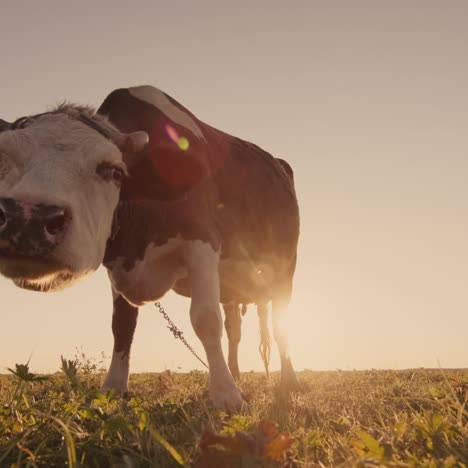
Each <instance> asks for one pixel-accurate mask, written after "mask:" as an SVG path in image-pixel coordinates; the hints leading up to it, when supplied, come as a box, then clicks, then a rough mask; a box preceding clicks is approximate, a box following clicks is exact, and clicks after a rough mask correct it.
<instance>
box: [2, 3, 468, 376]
mask: <svg viewBox="0 0 468 468" xmlns="http://www.w3.org/2000/svg"><path fill="white" fill-rule="evenodd" d="M119 4H122V5H121V6H120V5H119ZM467 25H468V2H466V1H463V0H460V1H451V0H446V1H440V0H438V1H431V0H419V1H408V0H402V1H397V0H392V1H390V0H388V1H379V2H377V1H375V0H369V1H357V0H354V1H352V2H351V1H349V0H341V1H335V2H329V1H325V0H324V1H312V0H308V1H303V2H299V1H291V2H283V1H281V2H273V1H262V2H260V1H256V2H252V1H248V2H244V1H236V2H229V3H228V2H220V1H210V2H207V1H202V0H198V1H196V2H182V1H179V2H160V1H148V2H136V1H135V2H128V1H126V2H117V1H115V0H114V1H112V2H110V1H100V2H58V1H53V2H52V1H41V2H26V1H23V2H7V1H2V2H1V17H0V44H1V53H0V57H1V75H0V76H1V89H0V117H1V118H4V119H6V120H12V119H15V118H17V117H19V116H22V115H27V114H32V113H37V112H41V111H44V110H46V109H47V108H48V107H49V106H51V105H54V104H56V103H57V102H60V101H62V100H63V99H67V100H70V101H74V102H77V103H81V104H92V105H95V106H96V107H97V106H99V104H100V103H101V101H102V100H103V99H104V97H105V96H106V95H107V94H108V93H109V92H110V91H112V90H113V89H115V88H119V87H125V86H134V85H139V84H151V85H154V86H157V87H159V88H160V89H162V90H164V91H166V92H167V93H169V94H171V95H172V96H173V97H174V98H176V99H177V100H178V101H180V102H181V103H182V104H184V105H185V106H186V107H188V108H189V109H190V110H191V111H192V112H193V113H195V114H196V115H197V116H198V117H199V118H200V119H201V120H204V121H205V122H207V123H209V124H211V125H213V126H216V127H218V128H220V129H222V130H224V131H227V132H229V133H232V134H234V135H236V136H239V137H242V138H245V139H248V140H250V141H253V142H255V143H256V144H258V145H260V146H262V147H263V148H264V149H266V150H267V151H269V152H271V153H272V154H273V155H275V156H277V157H281V158H284V159H286V160H288V161H289V163H290V164H291V165H292V167H293V169H294V171H295V180H296V187H297V194H298V199H299V204H300V208H301V216H302V229H301V238H300V247H299V260H298V269H297V273H296V277H295V291H294V296H293V301H292V303H291V307H290V311H289V314H290V315H289V317H290V318H289V320H288V324H289V329H290V342H291V355H292V359H293V363H294V364H295V366H296V368H297V369H303V368H308V369H315V370H322V369H336V368H340V369H362V368H408V367H411V368H414V367H438V366H441V367H468V340H467V332H468V287H467V286H468V215H467V204H468V60H467V59H468V26H467ZM0 298H1V322H0V323H1V325H0V372H4V371H5V369H6V367H12V366H14V364H15V363H24V362H26V360H27V359H28V358H29V356H30V355H31V354H32V357H31V368H32V369H33V370H35V371H56V370H57V369H58V368H59V364H60V355H64V356H67V357H69V358H71V357H73V355H74V351H75V348H76V347H79V346H82V347H83V349H84V351H85V352H86V353H87V354H88V355H90V356H98V355H99V354H100V352H101V351H104V352H105V353H106V354H107V355H108V356H110V355H111V352H112V344H113V340H112V333H111V328H110V324H111V315H112V307H111V302H112V301H111V294H110V287H109V285H108V280H107V275H106V272H105V270H104V269H102V268H101V269H100V270H99V271H98V272H97V273H96V274H94V275H93V276H91V277H89V278H88V279H86V280H85V281H83V282H82V283H81V284H78V285H76V286H74V287H73V288H71V289H69V290H67V291H64V292H60V293H50V294H41V293H33V292H27V291H24V290H21V289H18V288H16V287H15V286H13V284H11V283H10V282H9V281H7V280H6V279H4V278H0ZM162 302H163V305H164V307H165V308H166V310H167V311H168V312H169V314H170V315H171V317H172V319H173V320H174V321H175V322H176V323H177V324H178V325H179V326H180V327H181V328H182V330H183V331H184V333H185V336H186V337H187V339H188V340H189V341H190V342H191V343H192V345H193V346H194V347H195V348H196V349H197V350H199V351H200V352H201V351H202V346H201V343H200V342H199V341H198V339H197V338H196V337H195V334H194V332H193V331H192V329H191V325H190V320H189V302H188V300H187V299H185V298H180V297H177V296H176V295H175V294H172V293H170V294H169V295H167V296H166V297H165V298H164V299H163V301H162ZM224 340H226V338H224ZM257 344H258V327H257V321H256V316H255V311H254V310H253V309H252V310H250V311H249V312H248V314H247V317H246V319H245V320H244V327H243V340H242V342H241V348H240V367H241V370H243V371H248V370H251V369H254V370H262V363H261V360H260V357H259V354H258V352H257ZM167 368H169V369H173V370H178V369H181V370H190V369H195V368H201V367H200V365H199V364H198V362H197V361H196V360H195V359H194V358H193V357H192V356H191V355H190V354H189V353H188V351H186V350H185V348H184V347H183V346H182V345H181V344H180V343H179V342H177V341H175V340H174V339H173V338H172V336H171V335H170V333H169V331H168V330H167V329H166V328H165V323H164V321H163V319H162V317H160V316H159V315H158V313H157V312H156V310H155V308H154V307H153V306H151V305H150V306H146V307H144V308H142V309H141V312H140V317H139V324H138V327H137V332H136V336H135V341H134V346H133V352H132V363H131V370H132V371H160V370H163V369H167ZM273 368H275V369H277V368H278V359H277V351H276V348H275V349H274V356H273Z"/></svg>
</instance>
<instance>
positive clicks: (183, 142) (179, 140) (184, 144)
mask: <svg viewBox="0 0 468 468" xmlns="http://www.w3.org/2000/svg"><path fill="white" fill-rule="evenodd" d="M164 130H165V131H166V135H167V136H168V137H169V139H170V140H171V141H173V142H174V143H175V144H176V145H177V146H178V147H179V149H181V150H182V151H187V150H188V149H189V147H190V143H189V141H188V138H186V137H184V136H179V134H178V133H177V130H176V129H175V128H174V127H173V126H172V125H169V124H166V125H165V126H164Z"/></svg>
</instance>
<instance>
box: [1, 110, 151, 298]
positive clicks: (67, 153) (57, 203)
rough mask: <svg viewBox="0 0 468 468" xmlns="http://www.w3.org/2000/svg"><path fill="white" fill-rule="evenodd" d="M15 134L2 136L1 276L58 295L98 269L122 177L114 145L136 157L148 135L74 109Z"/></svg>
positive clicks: (27, 125)
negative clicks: (122, 130) (121, 129)
mask: <svg viewBox="0 0 468 468" xmlns="http://www.w3.org/2000/svg"><path fill="white" fill-rule="evenodd" d="M19 127H20V128H17V129H13V130H6V131H3V132H1V133H0V273H1V274H3V275H4V276H6V277H8V278H10V279H12V280H13V281H14V282H15V283H16V284H17V285H18V286H20V287H23V288H27V289H33V290H39V291H49V290H54V289H55V290H56V289H60V288H63V287H65V286H67V285H69V284H70V283H72V282H74V281H76V280H77V279H79V278H81V277H83V276H85V275H86V274H88V273H90V272H92V271H94V270H96V269H97V268H98V266H99V265H100V263H101V262H102V260H103V257H104V252H105V248H106V243H107V240H108V239H109V237H110V235H111V229H112V221H113V215H114V210H115V208H116V206H117V203H118V200H119V189H120V183H121V181H122V179H123V177H124V176H125V174H126V172H127V168H126V165H125V163H124V160H123V157H122V152H121V150H120V149H119V146H120V147H122V146H123V145H126V147H127V149H128V148H129V147H130V148H131V149H132V151H134V152H136V151H141V150H142V149H143V148H144V146H146V144H147V135H146V134H144V133H143V132H136V133H135V134H131V135H122V134H120V133H119V132H118V131H117V130H116V129H115V128H113V127H112V126H111V125H110V124H109V123H108V122H107V121H106V120H105V119H104V118H102V117H100V116H95V115H94V116H93V115H92V113H90V111H89V110H88V109H82V108H77V107H74V106H65V107H63V108H61V109H59V110H58V111H57V112H53V113H50V114H44V115H42V116H39V117H35V118H32V119H31V120H30V121H25V122H24V124H23V125H19ZM21 127H23V128H21ZM104 135H106V136H107V138H106V136H104Z"/></svg>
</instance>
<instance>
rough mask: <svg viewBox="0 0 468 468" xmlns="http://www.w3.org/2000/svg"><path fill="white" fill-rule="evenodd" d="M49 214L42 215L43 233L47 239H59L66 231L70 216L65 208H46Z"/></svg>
mask: <svg viewBox="0 0 468 468" xmlns="http://www.w3.org/2000/svg"><path fill="white" fill-rule="evenodd" d="M46 208H49V210H50V211H49V213H44V218H43V223H44V231H45V233H46V236H47V237H48V238H49V239H51V240H52V239H57V238H60V237H61V236H62V235H63V234H64V233H65V231H66V229H67V225H68V221H69V219H70V216H69V215H68V212H67V210H66V209H65V208H60V207H55V206H53V207H46Z"/></svg>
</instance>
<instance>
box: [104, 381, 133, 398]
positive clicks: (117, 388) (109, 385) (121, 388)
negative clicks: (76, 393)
mask: <svg viewBox="0 0 468 468" xmlns="http://www.w3.org/2000/svg"><path fill="white" fill-rule="evenodd" d="M101 392H102V393H108V392H114V393H115V394H116V395H122V396H126V395H128V386H127V385H124V384H121V383H118V382H108V381H107V380H106V381H105V382H104V383H103V384H102V386H101Z"/></svg>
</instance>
